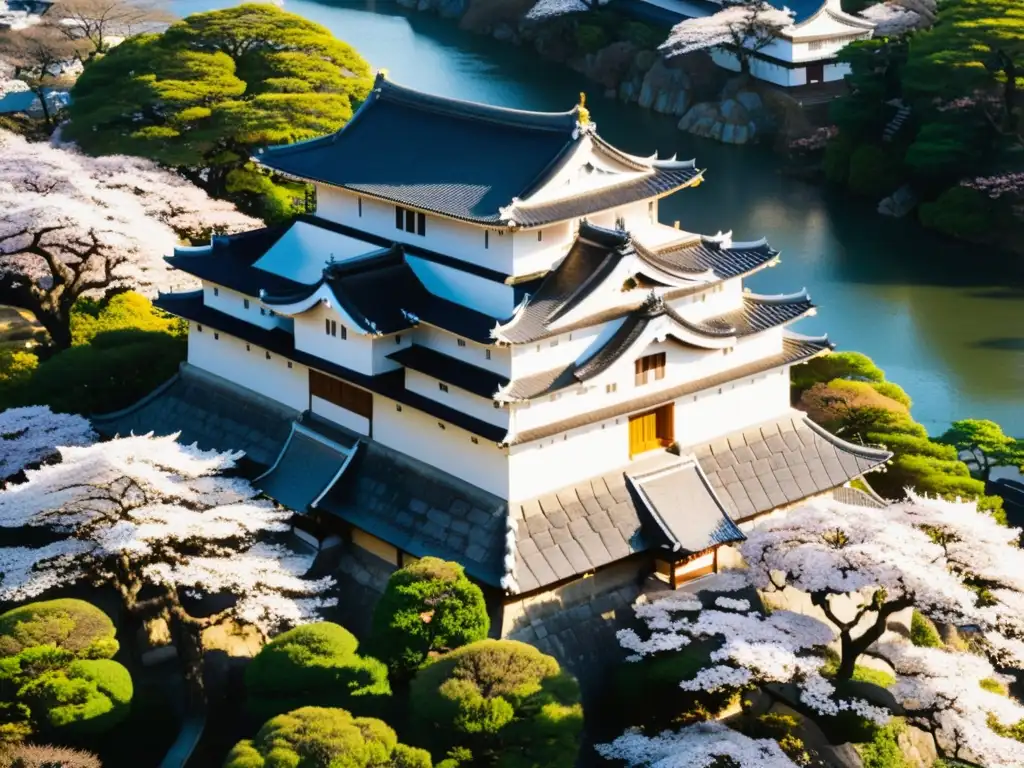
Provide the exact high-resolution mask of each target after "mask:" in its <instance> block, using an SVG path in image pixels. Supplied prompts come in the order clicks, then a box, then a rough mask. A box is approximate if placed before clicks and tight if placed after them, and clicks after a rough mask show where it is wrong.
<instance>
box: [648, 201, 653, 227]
mask: <svg viewBox="0 0 1024 768" xmlns="http://www.w3.org/2000/svg"><path fill="white" fill-rule="evenodd" d="M647 218H648V219H650V221H651V224H653V223H654V201H653V200H652V201H651V202H649V203H648V204H647Z"/></svg>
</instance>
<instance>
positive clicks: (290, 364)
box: [288, 360, 292, 368]
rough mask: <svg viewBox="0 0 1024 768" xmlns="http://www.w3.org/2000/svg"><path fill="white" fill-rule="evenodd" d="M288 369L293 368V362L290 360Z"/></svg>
mask: <svg viewBox="0 0 1024 768" xmlns="http://www.w3.org/2000/svg"><path fill="white" fill-rule="evenodd" d="M288 367H289V368H291V367H292V361H291V360H289V361H288Z"/></svg>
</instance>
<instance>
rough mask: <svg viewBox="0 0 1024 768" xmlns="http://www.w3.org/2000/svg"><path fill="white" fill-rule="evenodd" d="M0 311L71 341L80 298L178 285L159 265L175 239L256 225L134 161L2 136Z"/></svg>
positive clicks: (61, 343)
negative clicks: (24, 316) (10, 309)
mask: <svg viewBox="0 0 1024 768" xmlns="http://www.w3.org/2000/svg"><path fill="white" fill-rule="evenodd" d="M0 210H3V211H4V215H3V216H2V217H0V304H9V305H12V306H16V307H21V308H23V309H26V310H28V311H30V312H32V313H33V314H34V315H35V316H36V319H37V320H38V321H39V322H40V323H41V324H42V325H43V326H44V327H45V328H46V330H47V331H48V332H49V333H50V338H51V340H52V342H53V344H54V345H56V346H57V347H60V348H64V347H67V346H69V345H70V344H71V330H70V312H71V307H72V305H73V304H74V303H75V301H76V300H77V299H78V298H79V297H80V296H83V295H102V294H103V293H104V292H106V291H109V290H113V289H117V288H121V287H130V288H133V289H135V290H137V291H139V292H141V293H146V294H153V293H155V292H156V289H157V288H169V287H178V284H176V283H175V282H174V281H175V280H178V281H180V280H181V279H182V278H181V277H180V275H176V274H175V272H174V271H173V270H170V269H169V268H168V267H167V265H166V264H165V263H164V261H163V257H164V256H166V255H168V254H170V253H171V251H172V249H173V248H174V246H175V244H176V243H178V242H179V241H180V240H181V239H198V238H204V237H207V236H209V234H210V233H211V232H236V231H241V230H246V229H252V228H255V227H257V226H259V224H260V222H259V221H258V220H256V219H252V218H250V217H248V216H245V215H243V214H241V213H239V212H238V211H236V210H235V208H234V206H232V205H231V204H229V203H226V202H224V201H220V200H213V199H211V198H209V197H207V196H206V193H205V192H203V191H202V190H200V189H198V188H197V187H195V186H193V185H191V184H189V183H188V182H186V181H185V180H184V179H182V178H180V177H179V176H177V175H175V174H173V173H170V172H168V171H164V170H161V169H160V168H159V167H158V166H156V165H155V164H154V163H153V162H151V161H149V160H143V159H141V158H135V157H126V156H123V155H110V156H106V157H100V158H93V157H88V156H86V155H82V154H80V153H78V152H77V151H74V149H73V148H67V147H65V148H58V147H51V146H48V145H45V144H31V143H29V142H27V141H25V140H24V139H22V138H21V137H19V136H15V135H14V134H11V133H7V132H4V131H0Z"/></svg>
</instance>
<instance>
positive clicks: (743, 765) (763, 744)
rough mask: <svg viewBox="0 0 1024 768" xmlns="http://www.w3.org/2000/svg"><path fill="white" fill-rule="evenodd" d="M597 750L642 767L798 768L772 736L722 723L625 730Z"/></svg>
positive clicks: (606, 755)
mask: <svg viewBox="0 0 1024 768" xmlns="http://www.w3.org/2000/svg"><path fill="white" fill-rule="evenodd" d="M596 749H597V752H598V754H599V755H601V757H604V758H606V759H608V760H622V761H623V762H625V764H626V765H627V766H644V767H645V768H677V766H680V767H681V766H687V768H715V767H716V766H720V765H722V761H723V760H725V761H728V762H726V763H725V764H726V765H729V766H730V767H732V766H735V768H797V764H796V763H794V762H793V761H792V760H790V759H789V758H788V757H787V756H786V754H785V753H784V752H783V751H782V749H781V748H780V747H779V744H778V742H777V741H775V740H773V739H752V738H750V737H749V736H745V735H744V734H742V733H740V732H739V731H734V730H732V729H731V728H729V727H728V726H726V725H723V724H722V723H714V722H708V723H696V724H695V725H690V726H687V727H686V728H683V729H681V730H679V731H677V732H675V733H673V732H671V731H665V732H664V733H661V734H658V735H657V736H644V735H643V733H641V732H640V731H636V730H633V731H627V732H626V733H624V734H623V735H622V736H619V737H618V738H617V739H615V741H613V742H612V743H611V744H598V745H597V747H596Z"/></svg>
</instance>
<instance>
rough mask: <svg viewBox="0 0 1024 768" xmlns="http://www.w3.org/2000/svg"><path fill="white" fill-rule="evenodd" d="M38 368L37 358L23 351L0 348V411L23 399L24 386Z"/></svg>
mask: <svg viewBox="0 0 1024 768" xmlns="http://www.w3.org/2000/svg"><path fill="white" fill-rule="evenodd" d="M38 367H39V358H38V357H36V355H35V354H34V353H32V352H28V351H27V350H24V349H12V348H0V410H6V408H7V407H8V406H7V404H8V403H10V404H13V403H15V402H17V401H18V399H19V398H20V397H23V394H22V392H23V391H24V388H25V386H26V385H27V384H28V383H29V382H30V381H31V380H32V376H33V374H35V372H36V369H37V368H38Z"/></svg>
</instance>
